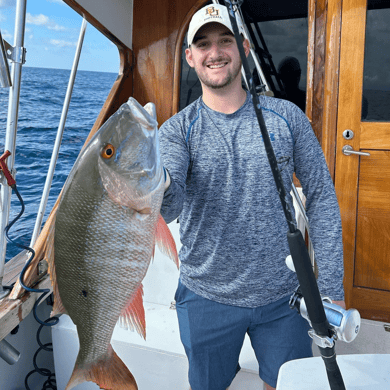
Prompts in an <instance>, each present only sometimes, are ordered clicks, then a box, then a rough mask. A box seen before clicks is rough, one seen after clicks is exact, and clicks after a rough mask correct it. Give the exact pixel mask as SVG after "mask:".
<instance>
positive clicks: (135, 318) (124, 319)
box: [119, 283, 146, 340]
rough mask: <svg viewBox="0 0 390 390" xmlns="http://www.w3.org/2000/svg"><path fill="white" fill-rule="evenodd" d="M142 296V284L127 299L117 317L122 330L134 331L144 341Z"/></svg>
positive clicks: (144, 324) (144, 327) (144, 325)
mask: <svg viewBox="0 0 390 390" xmlns="http://www.w3.org/2000/svg"><path fill="white" fill-rule="evenodd" d="M143 295H144V291H143V286H142V283H140V286H139V287H138V289H137V291H136V292H135V293H134V294H133V296H132V297H131V298H130V299H129V302H128V303H127V305H126V306H125V308H124V309H123V310H122V313H121V315H120V317H119V325H120V326H121V327H122V328H127V329H130V330H136V331H137V332H138V333H139V334H140V335H141V336H142V337H143V338H144V339H145V340H146V322H145V310H144V302H143V299H142V296H143Z"/></svg>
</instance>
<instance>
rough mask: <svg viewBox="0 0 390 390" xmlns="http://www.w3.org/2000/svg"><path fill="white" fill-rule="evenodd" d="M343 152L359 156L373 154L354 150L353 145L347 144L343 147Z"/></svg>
mask: <svg viewBox="0 0 390 390" xmlns="http://www.w3.org/2000/svg"><path fill="white" fill-rule="evenodd" d="M342 152H343V153H344V154H345V155H346V156H350V155H351V154H357V155H359V156H371V155H370V153H367V152H357V151H356V150H353V147H352V146H351V145H345V146H344V147H343V149H342Z"/></svg>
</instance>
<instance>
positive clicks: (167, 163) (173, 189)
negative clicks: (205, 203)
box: [158, 118, 190, 223]
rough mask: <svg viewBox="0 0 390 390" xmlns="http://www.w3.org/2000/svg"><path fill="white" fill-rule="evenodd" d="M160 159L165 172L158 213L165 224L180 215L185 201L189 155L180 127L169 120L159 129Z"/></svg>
mask: <svg viewBox="0 0 390 390" xmlns="http://www.w3.org/2000/svg"><path fill="white" fill-rule="evenodd" d="M158 134H159V143H160V152H161V158H162V161H163V164H164V168H165V172H166V181H165V193H164V199H163V202H162V205H161V210H160V213H161V215H162V217H163V218H164V220H165V222H166V223H170V222H172V221H173V220H175V219H176V218H177V217H178V216H179V215H180V213H181V210H182V208H183V202H184V199H185V189H186V185H185V183H186V179H187V171H188V166H189V160H190V155H189V151H188V147H187V144H186V142H185V138H184V137H183V132H182V125H181V124H180V123H178V121H177V120H176V118H171V119H170V120H168V121H167V122H165V123H164V124H163V125H162V126H161V128H160V129H159V132H158Z"/></svg>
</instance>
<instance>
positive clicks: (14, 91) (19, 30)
mask: <svg viewBox="0 0 390 390" xmlns="http://www.w3.org/2000/svg"><path fill="white" fill-rule="evenodd" d="M25 20H26V0H17V3H16V15H15V38H14V50H15V53H16V55H15V56H14V58H13V60H12V70H11V80H12V86H11V87H10V91H9V100H8V115H7V129H6V136H5V145H4V148H5V150H9V151H10V152H11V155H10V156H9V157H8V160H7V165H8V168H9V170H10V171H11V173H12V174H15V171H14V168H13V167H14V163H15V149H16V132H17V124H18V112H19V95H20V82H21V76H22V65H23V63H24V53H25V49H24V47H23V45H24V31H25ZM11 194H12V189H11V187H10V186H8V184H7V181H6V180H5V178H4V176H3V175H2V177H1V199H0V202H1V203H0V213H1V219H0V298H3V297H4V296H6V295H8V293H9V290H4V289H3V276H4V264H5V255H6V248H7V242H6V238H5V234H4V230H5V228H6V226H7V225H8V220H9V210H10V206H11Z"/></svg>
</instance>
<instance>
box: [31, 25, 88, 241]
mask: <svg viewBox="0 0 390 390" xmlns="http://www.w3.org/2000/svg"><path fill="white" fill-rule="evenodd" d="M86 28H87V21H86V20H85V19H83V23H82V25H81V30H80V35H79V40H78V43H77V48H76V54H75V58H74V60H73V66H72V71H71V73H70V77H69V82H68V88H67V91H66V96H65V101H64V105H63V107H62V114H61V119H60V123H59V125H58V130H57V136H56V140H55V143H54V148H53V153H52V155H51V160H50V165H49V170H48V173H47V176H46V182H45V186H44V188H43V194H42V198H41V203H40V205H39V210H38V215H37V219H36V221H35V227H34V231H33V234H32V237H31V243H30V246H31V247H32V246H34V244H35V241H36V240H37V238H38V235H39V233H40V231H41V225H42V219H43V216H44V214H45V209H46V205H47V200H48V198H49V192H50V188H51V183H52V181H53V176H54V169H55V167H56V164H57V159H58V154H59V151H60V146H61V141H62V136H63V133H64V128H65V122H66V117H67V115H68V110H69V104H70V99H71V97H72V92H73V85H74V81H75V78H76V73H77V67H78V64H79V60H80V54H81V49H82V47H83V41H84V35H85V30H86Z"/></svg>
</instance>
